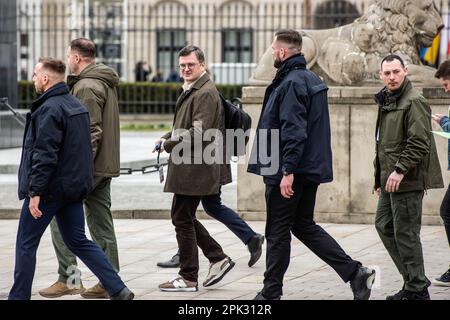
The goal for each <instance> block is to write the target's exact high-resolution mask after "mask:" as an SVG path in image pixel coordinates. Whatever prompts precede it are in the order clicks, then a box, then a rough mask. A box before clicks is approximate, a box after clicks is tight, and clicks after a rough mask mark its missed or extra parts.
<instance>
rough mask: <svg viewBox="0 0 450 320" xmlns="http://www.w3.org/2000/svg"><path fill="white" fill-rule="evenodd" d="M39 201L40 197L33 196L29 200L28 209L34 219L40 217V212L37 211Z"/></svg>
mask: <svg viewBox="0 0 450 320" xmlns="http://www.w3.org/2000/svg"><path fill="white" fill-rule="evenodd" d="M40 201H41V197H40V196H34V197H33V198H30V204H29V205H28V209H30V213H31V215H32V216H33V218H35V219H38V218H40V217H42V212H41V210H39V202H40Z"/></svg>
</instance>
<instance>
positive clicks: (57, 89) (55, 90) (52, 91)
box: [31, 82, 69, 112]
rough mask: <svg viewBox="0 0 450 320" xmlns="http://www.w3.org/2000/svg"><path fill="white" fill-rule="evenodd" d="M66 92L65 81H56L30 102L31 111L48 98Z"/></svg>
mask: <svg viewBox="0 0 450 320" xmlns="http://www.w3.org/2000/svg"><path fill="white" fill-rule="evenodd" d="M68 93H69V88H68V87H67V84H66V83H65V82H58V83H57V84H55V85H54V86H53V87H51V88H49V89H48V90H47V91H45V92H44V93H43V94H42V95H40V96H39V97H38V98H37V99H36V100H34V101H33V102H32V103H31V112H34V111H36V109H37V108H39V107H40V106H41V105H42V104H43V103H44V102H45V101H46V100H48V99H49V98H51V97H55V96H60V95H63V94H68Z"/></svg>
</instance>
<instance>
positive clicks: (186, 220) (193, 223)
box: [171, 194, 227, 282]
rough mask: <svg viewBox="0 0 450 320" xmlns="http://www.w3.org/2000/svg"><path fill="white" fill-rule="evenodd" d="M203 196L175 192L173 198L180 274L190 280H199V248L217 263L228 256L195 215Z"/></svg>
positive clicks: (172, 212)
mask: <svg viewBox="0 0 450 320" xmlns="http://www.w3.org/2000/svg"><path fill="white" fill-rule="evenodd" d="M201 199H202V197H201V196H187V195H180V194H174V195H173V200H172V210H171V217H172V224H173V225H174V226H175V232H176V235H177V242H178V248H179V251H180V272H179V275H180V276H182V277H183V278H184V279H186V280H189V281H194V282H197V280H198V249H197V245H198V246H199V247H200V249H202V251H203V254H204V255H205V257H206V258H207V259H208V260H209V262H210V263H216V262H219V261H221V260H223V259H225V258H226V257H227V256H226V255H225V253H224V252H223V250H222V247H221V246H220V245H219V244H218V243H217V242H216V240H214V239H213V238H212V237H211V235H210V234H209V233H208V231H207V230H206V229H205V227H204V226H203V225H202V224H201V223H200V222H199V221H198V220H197V218H196V217H195V212H196V211H197V207H198V205H199V204H200V201H201Z"/></svg>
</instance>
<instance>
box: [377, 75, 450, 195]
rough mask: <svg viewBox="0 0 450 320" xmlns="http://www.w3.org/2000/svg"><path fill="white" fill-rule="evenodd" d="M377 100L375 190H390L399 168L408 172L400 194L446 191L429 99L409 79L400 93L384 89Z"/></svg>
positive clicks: (400, 187) (401, 184)
mask: <svg viewBox="0 0 450 320" xmlns="http://www.w3.org/2000/svg"><path fill="white" fill-rule="evenodd" d="M375 101H376V102H377V103H378V117H377V126H376V133H375V137H376V142H377V143H376V157H375V161H374V166H375V189H377V188H380V187H381V188H383V189H384V188H385V187H386V182H387V179H388V178H389V175H390V174H391V173H392V172H393V171H394V170H395V167H398V168H400V169H401V170H402V171H404V172H406V173H405V176H404V178H403V180H402V182H401V183H400V186H399V190H398V191H397V192H408V191H419V190H426V189H436V188H443V187H444V183H443V180H442V173H441V167H440V164H439V158H438V155H437V151H436V143H435V141H434V137H433V134H432V133H431V109H430V106H429V104H428V102H427V100H426V99H425V98H424V97H423V96H422V95H421V94H420V92H418V91H417V90H415V89H414V88H413V87H412V84H411V82H410V81H409V80H408V79H407V78H405V81H404V82H403V85H402V86H401V88H400V89H399V90H397V91H396V92H389V91H388V90H387V88H383V89H382V90H381V91H380V92H379V93H378V94H376V95H375Z"/></svg>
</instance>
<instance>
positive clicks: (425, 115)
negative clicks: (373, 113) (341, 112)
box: [374, 54, 444, 300]
mask: <svg viewBox="0 0 450 320" xmlns="http://www.w3.org/2000/svg"><path fill="white" fill-rule="evenodd" d="M407 74H408V71H407V68H406V67H405V65H404V62H403V60H402V59H401V58H400V57H399V56H397V55H395V54H390V55H388V56H386V57H385V58H383V60H382V62H381V71H380V78H381V79H382V80H383V81H384V83H385V85H386V86H385V87H384V88H383V89H382V90H381V91H380V92H379V93H378V94H376V95H375V100H376V101H377V103H378V119H377V125H376V134H375V137H376V158H375V161H374V165H375V191H376V193H377V194H378V196H379V200H378V207H377V214H376V219H375V227H376V229H377V231H378V234H379V236H380V238H381V240H382V242H383V244H384V246H385V247H386V249H387V251H388V252H389V254H390V256H391V258H392V260H393V261H394V263H395V265H396V267H397V269H398V270H399V272H400V274H401V275H402V277H403V281H404V285H403V288H402V289H401V290H400V291H399V292H398V293H396V294H395V295H392V296H388V297H387V300H429V299H430V295H429V293H428V286H429V285H430V281H429V280H428V279H427V277H426V276H425V269H424V263H423V253H422V245H421V242H420V229H421V219H422V198H423V195H424V190H427V189H433V188H443V187H444V184H443V180H442V174H441V169H440V165H439V159H438V156H437V152H436V145H435V141H434V137H433V136H432V133H431V109H430V106H429V104H428V102H427V101H426V99H425V98H424V97H423V96H422V95H421V94H420V93H419V92H418V91H417V90H415V89H414V88H413V86H412V84H411V82H410V81H409V80H408V78H407V77H406V76H407Z"/></svg>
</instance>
